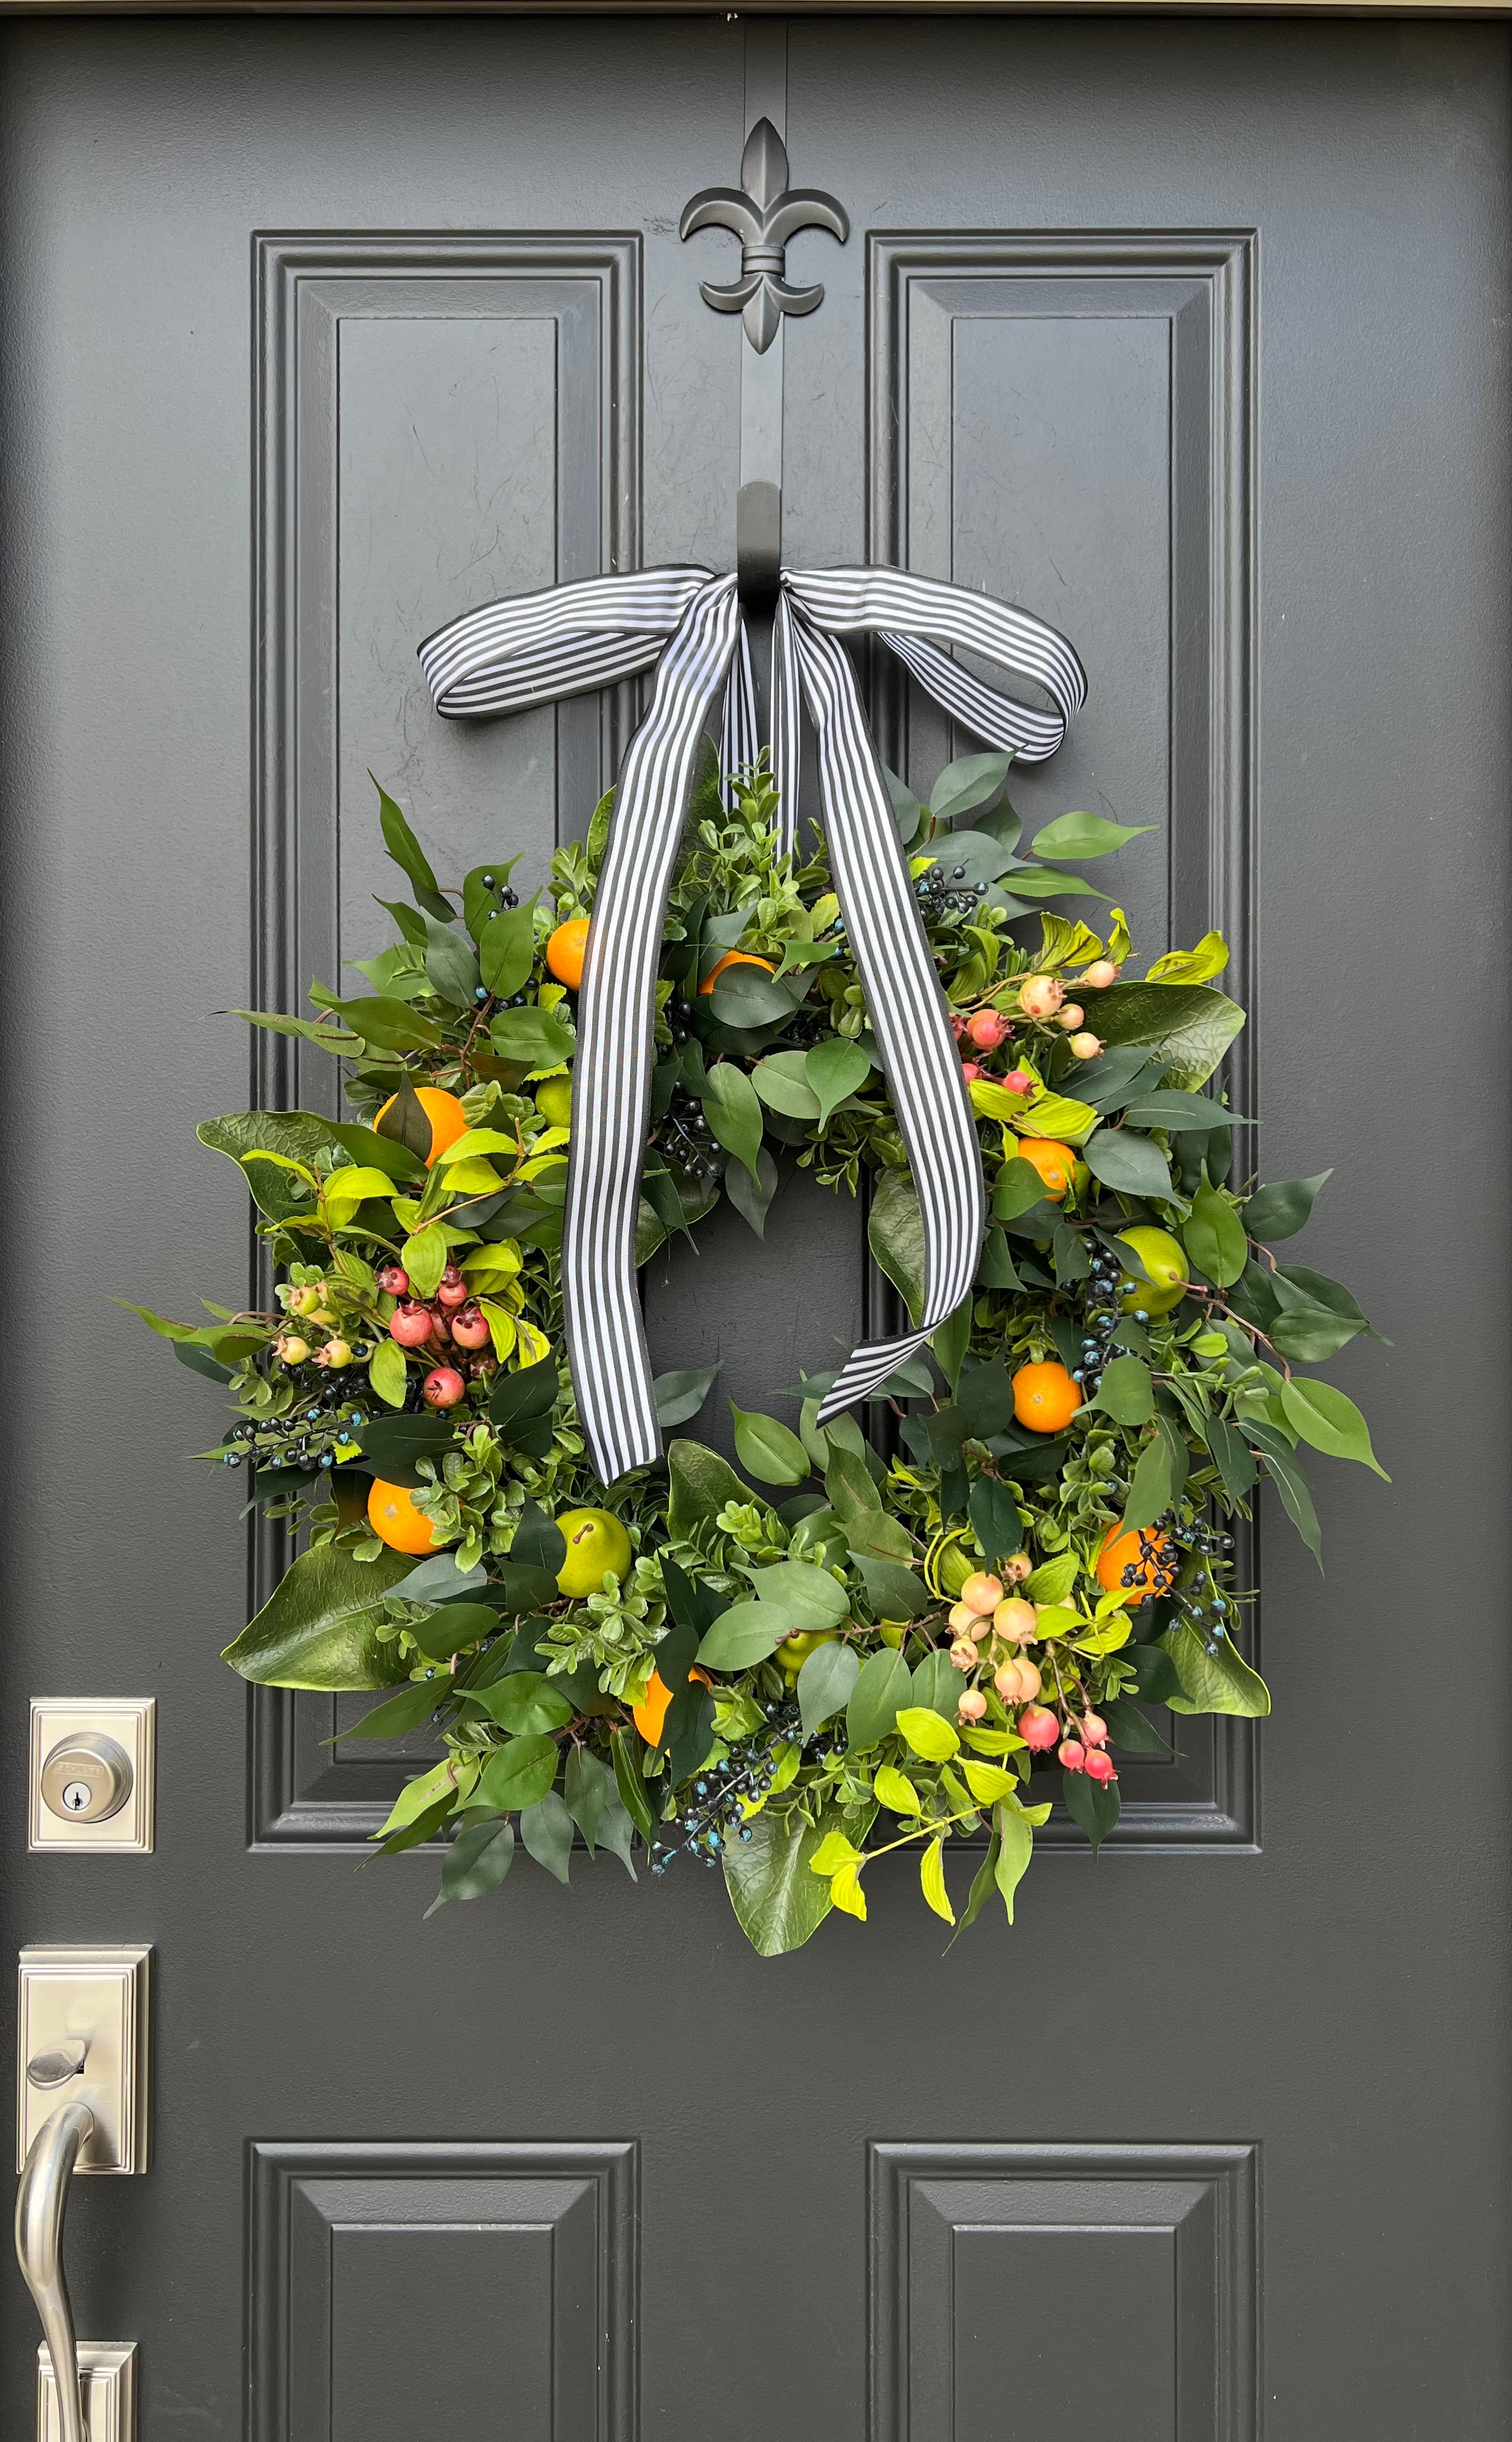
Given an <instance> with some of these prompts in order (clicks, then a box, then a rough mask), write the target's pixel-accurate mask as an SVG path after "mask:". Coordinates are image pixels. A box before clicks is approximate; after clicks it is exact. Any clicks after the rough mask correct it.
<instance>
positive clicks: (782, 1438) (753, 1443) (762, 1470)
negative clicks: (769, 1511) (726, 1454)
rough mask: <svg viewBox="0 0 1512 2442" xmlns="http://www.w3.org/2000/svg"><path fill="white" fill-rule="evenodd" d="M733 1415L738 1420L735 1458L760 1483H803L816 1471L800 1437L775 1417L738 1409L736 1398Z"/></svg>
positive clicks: (732, 1407) (754, 1410)
mask: <svg viewBox="0 0 1512 2442" xmlns="http://www.w3.org/2000/svg"><path fill="white" fill-rule="evenodd" d="M730 1413H731V1415H732V1416H733V1417H734V1418H735V1454H736V1457H737V1458H738V1460H739V1462H740V1465H741V1466H742V1467H744V1468H745V1471H746V1473H747V1474H748V1475H754V1476H755V1477H756V1481H757V1483H758V1484H801V1483H802V1482H803V1480H804V1478H805V1476H807V1475H811V1473H812V1472H813V1469H812V1467H811V1462H810V1458H809V1453H808V1451H807V1450H806V1449H804V1446H803V1444H802V1442H801V1441H800V1440H799V1439H798V1436H797V1434H796V1433H795V1432H792V1431H790V1429H789V1427H788V1426H786V1425H784V1424H781V1423H779V1421H778V1419H777V1418H776V1417H775V1416H764V1415H762V1414H761V1413H760V1412H758V1411H757V1410H756V1409H754V1408H738V1407H737V1406H736V1404H735V1401H734V1400H733V1399H732V1400H731V1401H730Z"/></svg>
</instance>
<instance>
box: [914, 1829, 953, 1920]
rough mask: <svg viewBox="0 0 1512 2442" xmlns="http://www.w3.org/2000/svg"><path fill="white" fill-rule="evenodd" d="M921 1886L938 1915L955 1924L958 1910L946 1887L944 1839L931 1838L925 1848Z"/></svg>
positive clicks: (920, 1870)
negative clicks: (951, 1902) (954, 1906)
mask: <svg viewBox="0 0 1512 2442" xmlns="http://www.w3.org/2000/svg"><path fill="white" fill-rule="evenodd" d="M919 1886H920V1890H921V1891H922V1892H923V1894H924V1897H925V1899H926V1900H927V1901H928V1902H929V1904H930V1906H931V1907H932V1908H933V1909H934V1911H935V1914H936V1915H937V1916H942V1917H943V1918H944V1920H945V1923H947V1924H954V1923H955V1922H956V1911H955V1909H954V1908H953V1907H952V1906H951V1904H950V1894H949V1892H948V1891H947V1890H946V1888H945V1843H944V1841H943V1839H938V1840H931V1842H930V1844H929V1846H928V1848H927V1849H926V1850H924V1853H923V1855H922V1856H921V1857H920V1860H919Z"/></svg>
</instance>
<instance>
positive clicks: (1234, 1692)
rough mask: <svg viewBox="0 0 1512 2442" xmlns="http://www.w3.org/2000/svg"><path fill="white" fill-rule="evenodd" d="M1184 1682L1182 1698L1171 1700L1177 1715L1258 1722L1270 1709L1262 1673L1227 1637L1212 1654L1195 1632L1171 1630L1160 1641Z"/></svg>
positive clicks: (1170, 1702) (1174, 1697) (1181, 1629)
mask: <svg viewBox="0 0 1512 2442" xmlns="http://www.w3.org/2000/svg"><path fill="white" fill-rule="evenodd" d="M1159 1641H1160V1643H1161V1644H1162V1645H1163V1646H1164V1648H1165V1649H1166V1651H1167V1653H1169V1654H1170V1656H1171V1659H1172V1661H1173V1662H1174V1663H1175V1669H1176V1677H1177V1678H1178V1679H1179V1680H1180V1682H1181V1693H1180V1695H1179V1696H1171V1697H1169V1698H1168V1699H1167V1702H1168V1704H1170V1707H1171V1710H1172V1712H1173V1713H1234V1714H1237V1715H1238V1716H1239V1717H1240V1719H1241V1720H1244V1721H1256V1720H1259V1719H1260V1718H1262V1717H1263V1716H1264V1715H1265V1714H1266V1713H1268V1712H1269V1710H1270V1690H1269V1688H1268V1687H1267V1686H1266V1683H1265V1681H1264V1680H1263V1679H1262V1678H1261V1676H1260V1673H1259V1671H1258V1670H1251V1669H1250V1667H1249V1665H1248V1662H1246V1660H1245V1659H1244V1657H1243V1655H1242V1654H1240V1653H1238V1652H1236V1651H1235V1649H1234V1647H1233V1645H1232V1643H1231V1642H1230V1639H1229V1638H1228V1637H1227V1636H1223V1637H1220V1638H1219V1640H1218V1649H1217V1651H1216V1652H1215V1653H1209V1652H1208V1651H1207V1649H1206V1648H1205V1647H1204V1645H1203V1642H1202V1639H1201V1637H1200V1636H1198V1635H1197V1633H1196V1631H1195V1630H1194V1629H1191V1628H1187V1627H1184V1626H1183V1627H1181V1628H1168V1629H1167V1630H1166V1632H1165V1634H1164V1635H1163V1636H1162V1637H1161V1638H1160V1640H1159Z"/></svg>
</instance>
